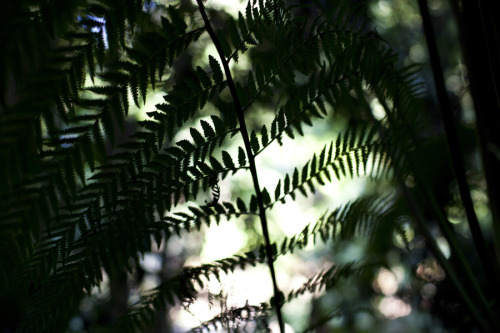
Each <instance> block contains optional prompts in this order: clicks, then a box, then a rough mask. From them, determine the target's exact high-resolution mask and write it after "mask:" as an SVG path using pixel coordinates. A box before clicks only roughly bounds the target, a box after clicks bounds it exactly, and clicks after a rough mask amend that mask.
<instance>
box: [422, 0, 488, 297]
mask: <svg viewBox="0 0 500 333" xmlns="http://www.w3.org/2000/svg"><path fill="white" fill-rule="evenodd" d="M418 5H419V8H420V15H421V16H422V23H423V28H424V33H425V37H426V40H427V47H428V50H429V58H430V62H431V67H432V73H433V77H434V83H435V85H436V93H437V97H438V102H439V109H440V114H441V119H442V122H443V125H444V131H445V134H446V139H447V140H446V141H447V144H448V150H449V153H450V158H451V166H452V170H453V173H454V176H455V179H456V181H457V185H458V189H459V193H460V198H461V199H462V203H463V205H464V209H465V213H466V215H467V221H468V223H469V228H470V232H471V235H472V240H473V243H474V246H475V248H476V251H477V253H478V255H479V259H480V261H481V264H482V266H483V269H484V272H485V273H486V276H487V279H488V281H489V285H490V288H491V289H492V290H493V291H494V293H495V295H498V288H497V279H495V277H496V276H497V269H496V266H495V265H494V261H493V260H492V258H491V255H490V252H489V251H488V249H487V247H486V241H485V239H484V236H483V233H482V231H481V228H480V226H479V222H478V219H477V216H476V213H475V211H474V205H473V202H472V198H471V194H470V188H469V184H468V183H467V178H466V176H465V167H464V161H463V158H462V155H461V152H460V147H459V142H458V136H457V133H456V129H455V124H454V120H453V115H452V113H451V105H450V100H449V98H448V95H447V92H446V87H445V84H444V78H443V69H442V67H441V60H440V57H439V53H438V50H437V44H436V36H435V33H434V29H433V25H432V21H431V17H430V14H429V8H428V6H427V1H426V0H418Z"/></svg>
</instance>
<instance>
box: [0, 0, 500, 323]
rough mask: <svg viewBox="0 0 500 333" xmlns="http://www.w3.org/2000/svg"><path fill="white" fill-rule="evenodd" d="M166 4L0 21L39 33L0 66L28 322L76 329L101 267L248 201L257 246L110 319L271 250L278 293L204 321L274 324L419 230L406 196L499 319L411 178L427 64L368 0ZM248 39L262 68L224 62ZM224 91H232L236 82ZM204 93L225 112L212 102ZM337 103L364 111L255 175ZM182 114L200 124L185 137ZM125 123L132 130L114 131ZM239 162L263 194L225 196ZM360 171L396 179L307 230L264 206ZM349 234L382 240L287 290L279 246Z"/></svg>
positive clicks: (116, 265)
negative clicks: (275, 175)
mask: <svg viewBox="0 0 500 333" xmlns="http://www.w3.org/2000/svg"><path fill="white" fill-rule="evenodd" d="M181 3H182V2H181ZM152 4H154V3H153V2H149V1H146V2H144V1H140V0H127V1H122V0H99V1H85V0H81V1H74V2H72V1H59V0H48V1H33V4H31V3H30V6H28V4H27V3H25V2H20V3H19V4H11V5H7V6H6V7H5V10H6V13H9V14H10V15H12V16H13V17H14V18H12V19H10V20H9V21H8V24H7V23H5V24H6V25H11V26H12V27H14V28H16V29H15V33H14V32H13V33H12V35H9V36H6V38H8V39H6V43H7V45H16V43H19V44H20V45H22V47H23V48H24V49H26V50H28V49H32V50H35V51H36V52H34V53H33V54H31V55H28V54H23V56H22V57H20V58H19V59H17V58H16V57H12V56H5V59H4V63H5V64H4V65H3V66H4V67H3V68H2V74H4V75H3V77H4V78H5V80H4V81H5V82H7V83H8V84H7V83H4V84H3V86H2V88H3V89H2V90H3V91H2V93H3V94H4V96H6V98H5V100H3V101H2V102H3V103H2V106H1V108H2V109H1V112H0V131H1V136H0V150H1V151H2V155H1V159H2V160H1V162H0V172H1V180H0V181H1V184H0V188H1V189H0V191H1V192H0V193H1V198H2V200H1V201H0V210H1V211H0V216H1V224H0V237H1V245H0V253H1V265H0V281H1V283H2V286H7V287H6V288H2V290H3V289H5V290H10V291H9V293H10V292H11V290H14V292H13V293H14V294H16V295H17V296H18V297H19V298H20V299H23V300H25V301H23V302H25V305H26V306H25V307H24V308H23V311H24V313H23V315H22V320H21V322H20V326H19V327H18V330H19V332H57V331H64V330H65V329H66V328H67V322H68V320H69V318H71V316H72V315H73V314H74V313H75V312H76V311H77V310H78V306H79V303H80V301H81V300H82V298H83V297H84V296H85V295H86V294H90V293H91V292H92V289H93V287H95V286H98V285H99V284H100V283H101V281H102V280H103V273H102V272H103V271H104V272H106V273H107V274H109V275H113V274H116V273H118V272H122V271H124V270H127V271H132V269H133V268H134V267H135V266H137V265H138V262H139V258H140V255H141V254H143V253H144V252H146V251H149V250H150V249H151V246H152V243H153V242H156V243H158V244H159V243H161V242H166V241H168V239H169V238H170V237H171V236H173V235H175V234H178V235H180V234H181V233H182V232H192V231H194V230H197V229H200V228H201V227H202V225H205V224H210V223H212V222H213V221H216V222H217V221H219V220H220V218H221V217H223V216H224V217H227V218H229V219H237V218H239V217H241V216H246V215H253V216H256V217H258V219H259V220H260V223H261V227H262V245H261V246H259V247H257V248H255V249H254V250H252V251H248V252H246V253H244V254H234V256H232V257H229V258H225V259H221V260H218V261H215V262H212V263H207V264H204V265H201V266H197V267H184V268H183V269H182V272H181V273H180V274H179V275H176V276H173V277H172V278H170V279H168V280H165V281H163V282H162V283H161V284H160V285H159V286H158V287H156V288H155V289H153V290H151V291H149V292H148V293H146V294H144V295H142V297H141V298H140V299H139V301H138V302H137V303H136V304H133V305H131V306H130V307H129V308H128V309H127V310H126V311H125V313H124V315H123V316H122V317H121V318H119V319H118V320H117V321H115V322H113V323H111V324H110V325H108V326H105V327H103V329H104V330H111V331H119V332H126V331H130V332H134V331H142V330H143V329H144V328H145V327H148V326H150V325H151V324H152V322H153V321H154V316H155V312H156V311H159V310H163V309H165V307H166V306H167V305H174V304H184V305H186V306H187V305H188V304H190V303H192V302H193V301H194V300H195V299H196V298H197V290H198V289H200V288H203V282H202V279H201V277H207V278H209V277H210V276H216V277H217V276H219V273H220V272H231V271H234V270H235V269H236V268H242V269H244V268H245V267H247V266H249V265H252V266H253V265H256V264H258V263H263V264H266V265H267V266H268V267H269V271H270V279H271V280H272V283H273V293H274V296H273V298H272V299H271V300H263V302H262V303H261V304H248V303H247V305H246V306H245V307H242V308H231V307H227V306H226V307H225V308H224V309H223V312H222V313H221V314H220V315H219V316H217V317H215V318H213V319H212V320H210V321H207V322H204V323H203V324H202V325H200V327H198V328H193V330H192V331H193V332H198V331H203V330H210V329H212V328H216V327H219V326H224V325H228V324H227V323H228V322H231V321H232V322H234V325H233V327H235V328H237V327H239V326H238V325H240V323H244V322H250V321H251V322H256V323H257V326H256V327H258V329H261V330H266V329H268V319H269V317H270V316H272V315H276V316H277V320H278V323H279V327H280V331H281V332H284V325H285V320H284V318H283V316H282V306H283V305H284V304H286V303H287V302H289V301H291V300H292V299H294V298H296V297H298V296H300V295H302V294H305V293H311V294H316V293H319V292H320V291H322V290H328V289H330V288H332V287H333V286H335V284H336V283H337V281H339V280H340V279H342V278H349V277H352V276H363V275H366V274H368V275H369V274H373V272H374V271H375V269H377V268H380V267H384V266H386V265H387V264H386V263H385V262H384V260H383V259H381V258H383V257H384V256H383V255H384V253H385V252H387V251H388V250H389V248H390V247H391V244H392V237H393V236H394V235H399V236H400V237H401V239H403V240H405V239H406V236H405V233H404V228H403V227H402V221H403V219H404V217H405V216H408V215H411V216H413V217H414V219H415V220H416V221H417V222H418V225H419V227H420V229H419V230H420V232H421V234H422V235H424V237H425V238H426V241H427V242H428V246H429V248H430V249H431V251H432V252H433V253H435V256H436V257H437V258H438V259H439V262H440V264H441V265H442V266H443V268H444V269H445V271H446V273H447V275H448V276H449V278H450V279H451V281H452V283H453V285H454V287H455V288H457V290H458V292H459V294H460V296H461V297H462V298H463V302H464V304H465V306H466V307H468V309H469V311H470V314H471V317H472V319H471V320H472V321H473V322H475V323H476V324H477V326H478V327H482V328H483V329H486V330H490V329H492V328H494V327H495V325H496V322H497V319H496V317H495V313H497V308H496V307H491V306H490V303H491V299H490V298H489V297H490V295H488V294H487V293H486V292H485V290H484V289H483V288H482V287H481V286H480V284H479V282H478V281H479V279H478V277H477V276H474V273H473V270H472V269H471V268H470V264H469V263H468V261H467V259H466V258H465V257H464V255H463V250H462V249H461V248H460V246H459V244H458V243H457V242H456V241H455V238H456V236H455V233H454V231H453V230H451V229H450V225H449V223H448V222H447V221H446V217H445V215H443V210H442V208H441V207H439V206H438V205H437V204H433V203H434V202H435V198H433V195H432V193H430V190H429V189H428V188H426V187H425V186H423V187H422V191H423V193H425V194H424V196H425V195H427V196H428V200H429V202H430V203H431V204H432V207H433V209H434V213H435V215H436V216H437V219H436V220H437V221H438V223H439V226H440V227H441V230H442V232H443V234H444V235H445V236H446V238H447V240H448V242H449V243H450V246H451V249H452V251H453V253H454V254H456V255H457V256H458V260H459V262H460V265H461V266H460V267H462V268H463V271H462V270H461V271H460V272H465V273H464V274H465V278H464V279H465V280H463V279H459V278H458V275H457V274H458V273H457V271H456V269H455V267H453V266H452V265H451V264H450V263H449V261H448V259H446V258H445V257H444V256H443V255H442V253H441V250H440V249H439V247H438V246H437V245H436V243H435V241H434V237H433V235H432V234H431V232H430V227H429V226H428V225H427V224H426V222H425V219H426V217H425V216H422V213H421V210H420V208H419V205H420V204H421V203H420V202H419V201H418V200H415V198H414V197H415V195H416V194H415V193H414V191H413V190H412V189H409V188H408V187H407V186H406V185H405V180H406V179H407V178H408V177H410V176H411V177H414V178H415V179H417V180H419V179H424V178H425V175H422V174H421V173H420V171H419V170H418V168H416V166H418V165H419V164H418V163H415V161H416V159H417V158H418V156H417V155H416V151H418V149H417V148H416V147H419V145H421V144H422V142H423V141H425V138H423V137H422V134H421V133H423V132H422V131H421V129H420V127H421V126H424V125H425V122H424V121H422V120H421V117H422V115H421V112H420V110H421V101H420V99H421V96H422V93H423V89H422V86H421V85H419V84H416V83H415V80H414V77H415V73H417V71H418V70H419V67H418V66H408V67H405V68H398V66H397V54H396V53H395V52H394V51H393V50H392V49H391V47H390V46H389V45H388V44H387V43H386V42H385V41H384V40H383V39H382V38H380V37H379V36H378V35H377V34H376V33H375V32H373V31H370V30H369V29H368V28H367V27H366V24H365V21H364V19H363V18H362V17H361V16H359V15H360V13H361V11H359V10H357V8H351V7H350V6H349V5H348V4H347V3H346V4H345V5H341V6H339V9H338V11H337V12H336V19H335V20H327V19H326V18H323V17H321V16H318V17H317V18H316V19H314V20H311V19H304V17H301V16H300V15H296V9H295V8H294V7H287V6H286V4H285V3H284V2H283V1H281V0H266V1H264V0H260V1H254V0H251V1H249V2H248V4H247V6H246V10H245V11H244V12H243V13H239V15H238V17H237V18H232V17H230V16H228V17H227V20H226V22H224V24H223V25H215V24H213V22H212V21H211V17H210V15H211V13H210V11H208V12H207V10H206V9H205V7H204V6H205V4H204V3H203V2H202V1H199V0H197V7H196V8H195V7H193V6H190V5H189V6H188V5H186V4H181V5H176V6H166V7H164V12H163V13H164V15H162V16H161V17H160V18H159V21H154V20H155V19H154V18H153V16H152V15H150V14H149V12H148V11H147V10H146V9H145V8H147V6H151V5H152ZM158 6H159V5H158ZM11 22H12V23H11ZM145 22H147V24H146V23H145ZM19 29H21V30H19ZM200 38H209V39H210V43H212V44H213V45H214V46H215V48H216V50H217V55H218V58H215V57H213V56H209V59H208V66H207V67H206V68H202V67H200V66H198V67H195V68H193V67H192V66H191V64H189V65H185V64H184V65H183V66H187V68H184V69H183V74H182V78H181V79H179V80H175V82H173V81H172V80H169V81H168V82H164V81H162V80H165V78H166V77H167V74H168V75H170V74H172V72H173V68H174V67H175V66H177V65H178V63H179V62H181V61H184V62H186V61H187V60H185V59H186V58H188V57H189V55H188V53H187V52H186V50H188V49H189V48H191V47H192V46H193V45H194V44H195V43H196V42H197V41H198V40H199V39H200ZM244 53H248V54H249V57H250V59H251V68H250V69H249V70H245V72H244V73H239V74H238V75H237V76H233V75H234V73H232V71H231V69H230V66H229V65H230V64H231V63H232V62H238V60H239V58H240V56H241V55H242V54H244ZM187 62H189V61H187ZM160 86H161V87H162V88H161V89H163V90H162V91H163V92H164V102H163V103H160V104H158V105H156V109H155V110H153V111H150V112H148V113H147V114H148V118H147V119H146V120H140V121H137V122H136V125H137V128H136V130H134V132H133V133H127V132H126V131H125V122H126V121H127V119H128V118H127V117H128V114H129V111H130V109H131V107H132V105H135V106H137V107H140V106H141V105H143V103H145V102H146V99H147V96H148V91H150V90H154V89H159V87H160ZM14 87H15V88H14ZM227 92H228V93H229V95H230V102H227V99H228V98H227V96H224V97H221V94H223V93H227ZM129 96H131V97H129ZM368 96H370V97H376V98H377V99H378V100H379V101H380V103H381V105H382V106H383V108H384V110H385V113H386V116H385V117H384V118H383V119H382V120H377V119H375V118H374V117H373V116H372V113H371V110H370V106H369V104H368V103H367V98H368ZM207 103H211V104H213V105H215V107H216V109H217V112H216V113H213V114H209V116H207V117H206V118H204V120H199V117H198V116H199V114H200V112H203V111H204V110H206V106H207ZM256 104H261V105H268V106H269V105H271V106H272V108H274V109H275V114H274V115H273V120H272V121H271V122H270V123H261V124H259V126H258V127H254V125H252V126H250V125H248V124H247V123H246V120H247V117H248V116H247V115H249V114H251V113H252V112H253V111H254V108H255V105H256ZM340 108H348V110H349V112H351V116H350V122H349V124H348V126H347V127H346V128H345V129H344V130H343V131H342V132H341V133H340V134H338V136H337V137H336V138H334V139H333V140H332V141H331V143H330V144H329V145H326V146H325V147H323V148H322V149H320V150H319V151H317V152H314V153H312V154H311V156H310V157H308V159H307V160H304V163H303V164H302V165H298V166H294V169H293V171H292V172H291V173H289V174H285V175H283V176H282V178H281V179H277V180H276V186H275V188H274V189H266V188H265V187H261V186H260V185H259V176H258V171H259V170H258V169H257V167H256V163H255V159H256V158H258V157H259V155H260V154H261V153H262V152H263V151H264V150H266V148H268V147H269V146H271V145H285V146H286V144H285V143H284V142H283V138H285V137H289V138H291V139H296V140H300V137H301V136H303V135H304V131H303V127H304V126H312V125H313V121H316V120H321V119H328V117H330V116H331V114H332V113H335V112H336V110H337V109H340ZM193 122H196V124H197V125H199V126H194V125H192V124H193ZM186 128H187V129H188V131H189V134H190V139H183V140H180V141H177V142H175V141H174V138H175V135H176V134H177V133H178V132H179V131H180V130H181V129H186ZM197 128H201V130H199V129H197ZM124 135H126V136H128V138H127V140H126V141H125V142H124V143H120V144H117V142H121V141H122V140H119V139H118V138H119V137H123V136H124ZM230 140H231V141H236V140H239V141H238V142H239V147H238V153H237V156H231V155H230V153H229V152H228V151H227V150H225V149H224V144H225V143H227V142H229V141H230ZM284 148H286V147H284ZM217 156H221V157H220V158H218V157H217ZM236 172H239V173H248V174H249V176H250V177H251V179H252V183H253V186H254V188H253V191H254V192H253V195H252V196H251V198H250V200H248V201H247V200H244V199H243V198H239V197H235V198H231V200H230V201H228V202H226V201H221V199H220V192H221V188H220V185H219V179H226V178H228V177H231V175H233V174H234V173H236ZM365 175H366V176H369V177H371V178H372V179H373V180H378V179H384V180H385V181H387V180H389V181H391V182H393V183H395V184H396V186H399V191H398V192H397V193H395V192H390V191H388V192H387V193H382V194H380V193H378V194H376V195H368V196H365V197H361V198H359V199H357V200H355V201H353V202H350V203H348V204H345V205H343V206H341V207H337V208H333V209H332V210H331V211H327V212H325V213H324V214H323V215H322V216H321V217H319V218H318V220H317V222H315V223H311V224H309V225H308V226H307V227H305V228H304V229H303V231H302V232H301V233H299V234H297V235H296V236H294V237H289V238H287V237H283V238H282V239H279V240H272V239H271V238H270V235H269V231H268V223H269V222H268V221H267V218H266V212H267V211H268V210H270V209H271V208H272V207H273V206H275V205H281V204H286V201H287V200H295V198H296V196H297V195H298V194H299V193H300V194H301V195H304V196H308V195H310V194H312V193H314V192H315V190H316V187H318V186H322V185H324V184H325V183H326V182H330V181H332V180H333V179H343V178H355V177H358V176H365ZM222 191H223V189H222ZM205 193H209V196H208V197H207V196H206V195H205ZM402 198H403V199H406V203H405V202H404V200H402ZM186 201H191V203H190V204H189V206H188V209H189V212H190V213H185V212H180V211H177V210H176V208H178V206H179V205H181V204H182V203H184V202H186ZM193 202H199V204H194V203H193ZM353 236H358V237H363V238H364V239H365V240H366V242H367V244H368V245H367V246H368V248H369V249H371V250H370V251H368V252H367V253H369V254H367V255H366V257H365V258H363V259H362V260H358V261H356V262H350V263H346V264H339V265H334V266H333V267H332V268H330V269H328V270H326V271H321V272H318V273H316V274H315V275H313V276H311V277H310V279H309V280H308V281H307V282H306V283H305V284H304V285H302V286H300V287H298V288H297V289H294V290H292V291H289V292H287V293H285V292H283V291H281V289H280V287H279V285H278V282H277V280H276V272H275V266H274V263H275V261H276V260H278V259H279V257H280V256H282V255H285V254H287V253H290V252H293V251H299V250H301V249H302V248H304V247H305V246H307V244H309V243H311V242H312V243H314V244H317V243H320V242H327V241H329V240H341V239H350V238H352V237H353ZM483 241H484V240H483ZM380 244H382V246H380ZM495 270H496V271H498V270H497V269H496V268H495ZM460 274H461V273H460ZM496 289H498V288H497V287H496ZM338 311H341V310H335V311H333V312H332V313H331V314H330V315H329V316H327V317H326V318H324V320H323V322H324V321H326V320H328V319H329V318H332V317H334V316H335V315H336V314H337V313H339V312H338ZM321 322H322V321H319V322H318V325H320V324H321ZM312 329H314V326H312V327H310V328H309V330H312Z"/></svg>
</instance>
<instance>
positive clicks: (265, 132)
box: [260, 125, 269, 147]
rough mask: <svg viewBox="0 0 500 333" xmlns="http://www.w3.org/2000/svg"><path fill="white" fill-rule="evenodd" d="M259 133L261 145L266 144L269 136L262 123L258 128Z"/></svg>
mask: <svg viewBox="0 0 500 333" xmlns="http://www.w3.org/2000/svg"><path fill="white" fill-rule="evenodd" d="M260 135H261V136H262V146H264V147H265V146H267V144H268V143H269V137H268V136H267V128H266V126H264V125H262V129H261V130H260Z"/></svg>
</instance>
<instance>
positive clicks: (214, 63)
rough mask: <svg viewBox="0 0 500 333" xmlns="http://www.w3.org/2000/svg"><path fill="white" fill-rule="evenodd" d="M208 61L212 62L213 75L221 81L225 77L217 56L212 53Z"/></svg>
mask: <svg viewBox="0 0 500 333" xmlns="http://www.w3.org/2000/svg"><path fill="white" fill-rule="evenodd" d="M208 62H209V64H210V68H211V69H212V75H213V77H214V80H215V82H221V81H222V80H223V79H224V75H223V74H222V69H221V67H220V64H219V62H218V61H217V60H215V58H214V57H212V56H211V55H210V56H208Z"/></svg>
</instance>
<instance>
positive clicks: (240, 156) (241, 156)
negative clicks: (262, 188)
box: [238, 147, 247, 167]
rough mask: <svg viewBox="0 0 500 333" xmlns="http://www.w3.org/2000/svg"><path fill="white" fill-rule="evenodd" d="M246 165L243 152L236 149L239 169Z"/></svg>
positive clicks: (241, 149)
mask: <svg viewBox="0 0 500 333" xmlns="http://www.w3.org/2000/svg"><path fill="white" fill-rule="evenodd" d="M246 163H247V158H246V155H245V151H244V150H243V148H241V147H238V164H239V165H240V167H243V166H245V165H246Z"/></svg>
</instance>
